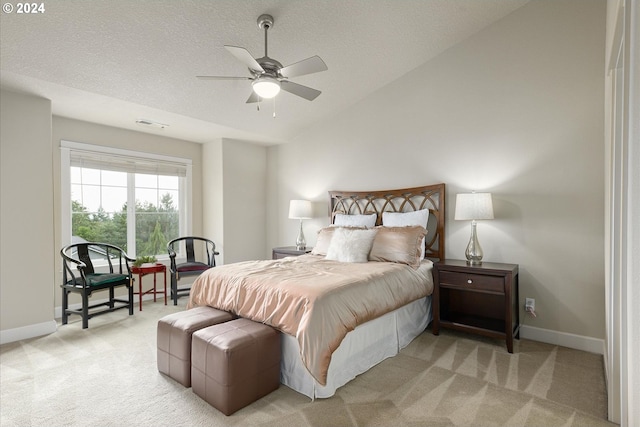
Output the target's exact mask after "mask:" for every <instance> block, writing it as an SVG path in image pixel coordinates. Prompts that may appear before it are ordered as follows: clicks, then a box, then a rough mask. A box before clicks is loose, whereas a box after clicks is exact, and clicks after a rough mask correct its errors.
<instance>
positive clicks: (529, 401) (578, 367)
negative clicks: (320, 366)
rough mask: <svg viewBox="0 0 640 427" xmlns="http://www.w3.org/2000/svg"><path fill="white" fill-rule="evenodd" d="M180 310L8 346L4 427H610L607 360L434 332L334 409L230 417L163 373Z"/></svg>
mask: <svg viewBox="0 0 640 427" xmlns="http://www.w3.org/2000/svg"><path fill="white" fill-rule="evenodd" d="M185 304H186V299H185V298H181V299H180V305H178V306H177V307H174V306H173V305H168V306H164V305H163V304H162V303H160V302H157V303H152V302H149V303H145V304H143V308H144V310H143V311H142V312H140V311H138V310H137V308H136V311H135V315H134V316H128V315H127V313H126V311H123V310H121V311H118V312H115V313H110V314H108V315H105V316H101V317H96V318H94V319H91V320H90V321H89V329H87V330H82V329H81V325H80V319H79V317H78V316H72V317H71V319H70V321H71V323H70V324H68V325H64V326H59V329H58V331H57V332H56V333H53V334H51V335H48V336H45V337H40V338H35V339H30V340H25V341H20V342H16V343H10V344H5V345H3V346H1V347H0V392H1V394H0V424H1V425H2V426H123V425H132V426H134V425H135V426H147V425H148V426H279V427H282V426H295V427H300V426H399V425H404V426H426V425H429V426H565V427H569V426H611V425H615V424H611V423H609V422H607V421H606V408H607V405H606V391H605V382H604V372H603V361H602V357H601V356H599V355H596V354H591V353H585V352H581V351H576V350H571V349H567V348H563V347H557V346H553V345H548V344H542V343H537V342H533V341H527V340H521V341H519V342H517V343H516V344H515V353H514V354H509V353H507V351H506V347H505V345H504V343H503V342H500V341H497V340H491V339H484V338H482V337H476V336H472V335H465V334H458V333H455V332H450V331H446V330H445V331H443V332H442V333H441V335H440V336H438V337H436V336H434V335H432V334H431V332H430V331H429V330H428V331H425V332H424V333H423V334H422V335H421V336H419V337H418V338H417V339H416V340H414V342H412V343H411V344H410V345H409V346H408V347H407V348H405V349H404V350H403V351H402V352H401V354H399V355H398V356H396V357H394V358H392V359H388V360H386V361H384V362H382V363H381V364H380V365H378V366H376V367H374V368H373V369H371V370H370V371H368V372H366V373H365V374H363V375H361V376H359V377H358V378H356V379H355V380H353V381H352V382H350V383H349V384H347V385H346V386H344V387H342V388H341V389H339V390H338V393H337V394H336V395H335V396H334V397H332V398H330V399H319V400H316V401H315V402H312V401H311V400H310V399H308V398H307V397H305V396H303V395H301V394H299V393H297V392H295V391H293V390H291V389H289V388H287V387H285V386H281V387H280V388H279V389H278V390H277V391H275V392H273V393H271V394H270V395H268V396H266V397H265V398H263V399H261V400H259V401H257V402H255V403H253V404H252V405H250V406H248V407H246V408H244V409H242V410H240V411H238V412H236V413H235V414H233V415H232V416H230V417H226V416H224V415H223V414H221V413H220V412H218V411H217V410H215V409H214V408H212V407H211V406H209V405H208V404H207V403H206V402H204V401H203V400H201V399H200V398H199V397H198V396H196V395H195V394H194V393H193V392H192V391H191V389H186V388H184V387H182V386H181V385H179V384H178V383H176V382H174V381H173V380H171V379H170V378H168V377H165V376H163V375H161V374H160V373H158V371H157V369H156V324H157V320H158V319H159V318H161V317H162V316H164V315H166V314H169V313H173V312H175V311H179V310H184V308H185V307H184V306H185Z"/></svg>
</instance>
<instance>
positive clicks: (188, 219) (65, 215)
mask: <svg viewBox="0 0 640 427" xmlns="http://www.w3.org/2000/svg"><path fill="white" fill-rule="evenodd" d="M74 150H75V151H86V152H90V153H96V154H105V155H114V156H124V157H130V158H132V159H134V160H135V159H139V160H145V161H162V162H171V163H176V164H180V165H183V166H184V167H185V168H186V176H185V179H184V180H180V186H179V192H180V200H179V201H178V206H179V208H178V211H179V215H178V217H179V224H180V235H181V236H188V235H191V234H192V233H191V231H192V214H191V212H192V187H193V185H192V160H191V159H186V158H181V157H173V156H166V155H162V154H155V153H146V152H141V151H134V150H126V149H122V148H114V147H107V146H102V145H93V144H87V143H82V142H73V141H67V140H61V141H60V187H61V191H60V198H61V204H60V206H61V209H60V211H61V212H60V214H61V243H62V246H63V247H64V246H67V245H69V244H71V223H72V222H71V215H72V212H71V152H72V151H74ZM127 175H128V178H127V186H128V187H129V186H131V185H132V183H133V179H134V178H133V176H134V173H131V172H129V173H128V174H127ZM134 192H135V188H134ZM128 193H129V194H130V196H129V197H132V196H131V193H132V192H131V191H128ZM133 199H134V200H128V203H127V209H128V210H127V246H128V248H127V254H128V255H129V256H132V257H135V256H136V255H135V254H136V242H135V217H134V215H133V210H134V209H135V195H134V196H133ZM168 259H169V254H168V253H167V254H162V255H161V256H158V260H162V261H165V260H168Z"/></svg>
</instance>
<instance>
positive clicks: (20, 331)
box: [0, 295, 171, 345]
mask: <svg viewBox="0 0 640 427" xmlns="http://www.w3.org/2000/svg"><path fill="white" fill-rule="evenodd" d="M163 298H164V296H158V297H157V299H158V300H159V302H161V303H162V299H163ZM149 300H153V295H145V296H143V297H142V301H143V302H144V301H149ZM107 301H109V299H108V298H104V299H95V300H93V299H92V300H91V304H99V303H103V302H107ZM138 301H139V300H138V298H135V300H134V303H135V304H136V307H135V309H136V310H138V307H137V305H138V304H137V303H138ZM170 303H171V300H170V299H169V298H168V296H167V304H170ZM69 308H71V309H74V310H79V309H81V308H82V304H81V303H77V304H70V305H69ZM53 317H54V319H60V318H61V317H62V306H57V307H54V310H53ZM57 330H58V323H57V322H56V321H55V320H51V321H49V322H43V323H37V324H35V325H27V326H21V327H19V328H14V329H6V330H2V331H0V345H2V344H6V343H10V342H14V341H20V340H26V339H29V338H35V337H40V336H42V335H49V334H51V333H53V332H55V331H57Z"/></svg>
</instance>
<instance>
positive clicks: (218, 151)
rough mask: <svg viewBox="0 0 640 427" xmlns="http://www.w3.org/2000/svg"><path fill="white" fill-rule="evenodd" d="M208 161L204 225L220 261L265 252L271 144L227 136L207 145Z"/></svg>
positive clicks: (249, 257)
mask: <svg viewBox="0 0 640 427" xmlns="http://www.w3.org/2000/svg"><path fill="white" fill-rule="evenodd" d="M203 161H204V165H205V167H204V169H205V174H204V181H203V189H204V190H203V192H204V204H205V217H204V228H205V230H211V231H212V234H214V236H215V237H214V238H213V239H214V240H215V241H216V242H217V244H218V247H219V249H220V252H221V253H220V257H219V260H220V262H221V263H225V264H229V263H232V262H238V261H246V260H252V259H264V258H266V257H267V253H266V252H265V248H266V234H265V228H266V174H267V172H266V171H267V149H266V147H264V146H261V145H256V144H253V143H250V142H245V141H238V140H232V139H222V140H219V141H214V142H211V143H208V144H205V145H204V149H203ZM218 242H219V243H218ZM269 256H270V255H269Z"/></svg>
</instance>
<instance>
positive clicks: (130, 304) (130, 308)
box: [127, 280, 133, 316]
mask: <svg viewBox="0 0 640 427" xmlns="http://www.w3.org/2000/svg"><path fill="white" fill-rule="evenodd" d="M127 288H129V316H133V280H132V281H130V282H129V286H127Z"/></svg>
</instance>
